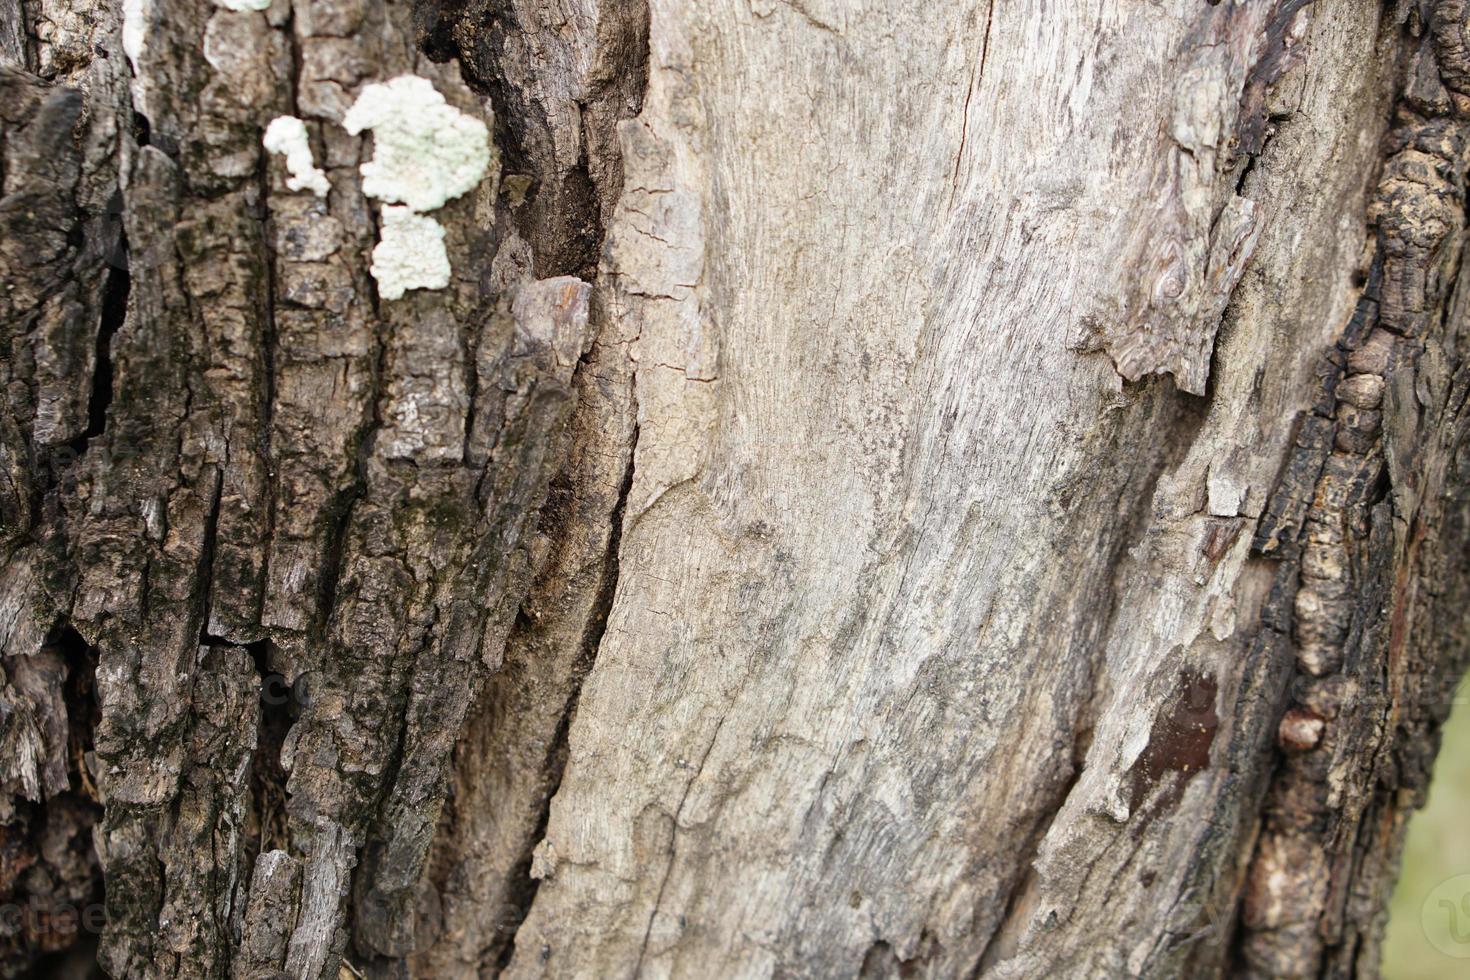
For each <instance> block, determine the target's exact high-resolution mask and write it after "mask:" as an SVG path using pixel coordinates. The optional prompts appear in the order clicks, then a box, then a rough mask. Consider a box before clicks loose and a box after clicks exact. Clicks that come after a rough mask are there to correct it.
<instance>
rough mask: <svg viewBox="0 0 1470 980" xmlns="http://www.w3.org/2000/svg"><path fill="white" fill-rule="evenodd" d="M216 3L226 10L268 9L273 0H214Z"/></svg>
mask: <svg viewBox="0 0 1470 980" xmlns="http://www.w3.org/2000/svg"><path fill="white" fill-rule="evenodd" d="M214 5H215V6H216V7H223V8H225V9H226V10H266V9H268V8H269V7H270V5H271V0H214Z"/></svg>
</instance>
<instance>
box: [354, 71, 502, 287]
mask: <svg viewBox="0 0 1470 980" xmlns="http://www.w3.org/2000/svg"><path fill="white" fill-rule="evenodd" d="M342 125H343V126H344V127H345V128H346V130H347V131H348V132H349V133H352V134H354V135H356V134H358V133H361V132H363V131H364V130H371V131H372V134H373V158H372V159H371V160H369V161H368V162H366V163H364V164H363V165H362V168H361V169H362V192H363V193H364V194H366V195H367V196H368V197H375V198H377V199H378V200H380V201H383V202H385V204H384V206H383V221H382V231H381V237H380V240H379V242H378V244H377V246H376V247H375V248H374V249H373V264H372V268H371V270H370V271H371V272H372V274H373V278H374V279H376V280H377V281H378V295H380V296H382V297H383V298H384V299H397V298H398V297H400V296H402V295H403V294H404V293H405V292H406V291H407V290H410V289H443V288H444V287H445V286H447V285H448V284H449V272H450V269H449V258H448V255H447V254H446V252H445V250H444V229H443V227H441V226H440V224H439V223H438V222H437V221H435V220H434V219H433V218H428V217H425V216H424V215H423V214H422V212H424V211H432V210H433V209H435V208H438V207H442V206H443V205H444V203H445V202H446V201H449V200H451V199H453V198H456V197H459V196H460V195H461V194H464V193H466V192H468V191H470V190H472V189H473V188H474V187H475V185H476V184H478V183H479V182H480V180H481V179H482V178H483V177H484V176H485V171H486V169H487V168H488V167H489V166H490V131H489V130H488V129H487V128H486V126H485V124H484V123H483V122H481V121H480V120H479V119H476V118H474V117H473V116H467V115H465V114H464V113H462V112H460V111H459V110H458V109H456V108H454V107H453V106H451V105H449V104H448V103H447V102H445V101H444V96H442V95H440V94H439V92H438V91H436V90H435V88H434V86H433V83H431V82H430V81H429V80H428V79H427V78H419V77H418V76H416V75H400V76H399V77H398V78H394V79H392V80H390V81H387V82H381V83H375V84H373V85H368V86H366V87H365V88H364V89H363V90H362V92H360V93H359V94H358V96H357V101H355V102H354V103H353V104H352V108H350V109H348V110H347V115H346V116H345V117H344V118H343V120H342ZM396 205H401V206H396Z"/></svg>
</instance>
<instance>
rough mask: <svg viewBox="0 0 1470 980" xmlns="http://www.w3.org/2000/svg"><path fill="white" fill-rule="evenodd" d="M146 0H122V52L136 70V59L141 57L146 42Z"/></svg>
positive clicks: (135, 70) (136, 70)
mask: <svg viewBox="0 0 1470 980" xmlns="http://www.w3.org/2000/svg"><path fill="white" fill-rule="evenodd" d="M148 11H149V2H148V0H123V5H122V46H123V54H125V55H127V56H128V61H129V62H130V63H131V64H132V66H133V73H134V74H137V72H138V60H139V59H140V58H142V57H143V48H144V46H145V45H146V44H147V43H148Z"/></svg>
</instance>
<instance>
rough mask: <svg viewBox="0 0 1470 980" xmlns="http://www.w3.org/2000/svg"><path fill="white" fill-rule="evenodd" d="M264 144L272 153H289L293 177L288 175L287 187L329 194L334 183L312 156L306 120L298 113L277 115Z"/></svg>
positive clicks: (266, 133)
mask: <svg viewBox="0 0 1470 980" xmlns="http://www.w3.org/2000/svg"><path fill="white" fill-rule="evenodd" d="M261 143H263V144H264V145H265V148H266V149H267V150H269V151H270V152H272V153H281V154H284V155H285V157H286V169H287V170H289V171H290V172H291V176H290V177H287V178H286V186H287V187H289V188H291V189H292V190H293V191H301V190H309V191H312V192H314V193H315V194H316V195H317V197H326V196H327V191H328V190H330V189H331V186H332V185H331V184H330V183H329V182H328V181H327V175H326V174H325V173H323V172H322V171H321V170H319V169H318V168H317V166H316V161H315V160H314V159H313V158H312V155H311V143H310V142H308V141H307V138H306V124H305V123H303V122H302V121H301V120H300V119H297V118H296V117H295V116H277V117H276V118H274V119H272V120H271V124H270V125H269V126H267V127H266V128H265V137H264V138H263V139H262V140H261Z"/></svg>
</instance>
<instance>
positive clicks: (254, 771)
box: [244, 640, 301, 881]
mask: <svg viewBox="0 0 1470 980" xmlns="http://www.w3.org/2000/svg"><path fill="white" fill-rule="evenodd" d="M272 646H273V644H272V643H271V641H270V640H259V641H257V642H255V643H251V644H248V645H247V646H246V647H245V649H246V650H247V651H248V652H249V653H250V657H251V659H252V660H253V661H254V662H255V671H256V674H257V676H259V678H260V723H259V726H258V727H257V729H256V733H255V751H254V752H253V753H252V755H251V759H250V801H251V812H250V818H251V824H250V825H249V826H248V827H247V829H246V835H247V841H246V845H245V848H244V859H245V862H244V863H245V880H247V881H248V880H249V875H250V872H251V870H252V869H253V868H254V867H255V859H256V858H257V857H259V856H260V854H261V853H262V852H264V851H270V850H274V849H277V848H285V847H286V846H287V844H288V842H289V838H288V837H287V834H286V800H287V798H288V794H287V792H286V778H287V777H286V771H285V769H283V768H282V767H281V746H282V745H283V744H284V743H285V741H286V735H287V733H288V732H290V730H291V725H292V723H293V722H294V721H295V720H296V717H297V716H298V715H299V714H300V712H301V692H300V689H299V687H298V686H297V685H295V684H292V683H291V680H290V678H287V677H285V676H283V675H281V674H279V673H277V672H275V671H274V670H272V669H271V654H272Z"/></svg>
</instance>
